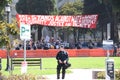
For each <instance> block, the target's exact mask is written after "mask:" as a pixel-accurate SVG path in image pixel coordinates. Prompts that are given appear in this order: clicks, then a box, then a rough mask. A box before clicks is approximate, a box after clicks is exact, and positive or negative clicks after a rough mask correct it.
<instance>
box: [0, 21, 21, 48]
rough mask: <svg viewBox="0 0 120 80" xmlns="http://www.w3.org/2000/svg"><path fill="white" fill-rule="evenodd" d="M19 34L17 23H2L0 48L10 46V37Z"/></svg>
mask: <svg viewBox="0 0 120 80" xmlns="http://www.w3.org/2000/svg"><path fill="white" fill-rule="evenodd" d="M17 34H19V29H18V28H17V24H16V22H15V21H14V22H13V23H6V22H4V21H0V47H2V46H8V45H9V44H10V37H9V35H17Z"/></svg>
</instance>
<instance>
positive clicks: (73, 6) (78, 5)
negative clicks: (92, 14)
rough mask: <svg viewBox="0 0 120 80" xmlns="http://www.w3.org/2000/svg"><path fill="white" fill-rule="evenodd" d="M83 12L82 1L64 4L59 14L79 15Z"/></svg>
mask: <svg viewBox="0 0 120 80" xmlns="http://www.w3.org/2000/svg"><path fill="white" fill-rule="evenodd" d="M82 13H83V3H82V2H81V1H76V2H74V3H73V2H69V3H66V4H64V5H63V6H62V8H61V10H60V12H59V14H63V15H78V14H82Z"/></svg>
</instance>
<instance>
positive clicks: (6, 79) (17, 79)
mask: <svg viewBox="0 0 120 80" xmlns="http://www.w3.org/2000/svg"><path fill="white" fill-rule="evenodd" d="M0 80H48V79H47V78H46V77H43V76H35V75H31V74H22V75H9V76H3V75H2V73H1V72H0Z"/></svg>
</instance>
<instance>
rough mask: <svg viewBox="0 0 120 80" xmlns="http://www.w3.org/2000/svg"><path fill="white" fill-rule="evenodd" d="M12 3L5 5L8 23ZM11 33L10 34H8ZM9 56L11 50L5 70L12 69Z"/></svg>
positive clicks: (8, 21)
mask: <svg viewBox="0 0 120 80" xmlns="http://www.w3.org/2000/svg"><path fill="white" fill-rule="evenodd" d="M10 11H11V10H10V5H9V4H7V5H6V6H5V12H6V16H7V23H10ZM8 35H9V34H8ZM9 57H10V54H9V52H7V64H6V69H5V71H9V70H10V64H9Z"/></svg>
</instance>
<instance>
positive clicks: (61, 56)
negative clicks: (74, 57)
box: [56, 45, 68, 79]
mask: <svg viewBox="0 0 120 80" xmlns="http://www.w3.org/2000/svg"><path fill="white" fill-rule="evenodd" d="M56 59H57V62H58V65H57V79H60V71H61V69H62V79H64V78H65V73H66V66H65V65H66V64H67V62H68V53H67V52H66V51H65V50H64V46H63V45H62V46H60V51H59V52H58V53H57V55H56Z"/></svg>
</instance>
